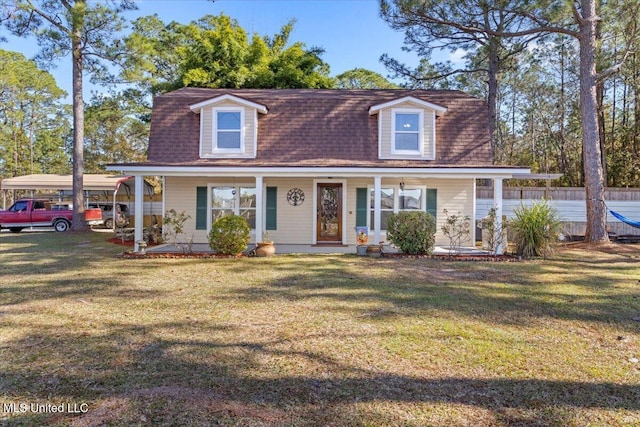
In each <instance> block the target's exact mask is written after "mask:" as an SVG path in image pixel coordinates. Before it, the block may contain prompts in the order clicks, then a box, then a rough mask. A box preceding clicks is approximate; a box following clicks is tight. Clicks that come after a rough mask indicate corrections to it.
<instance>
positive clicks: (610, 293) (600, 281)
mask: <svg viewBox="0 0 640 427" xmlns="http://www.w3.org/2000/svg"><path fill="white" fill-rule="evenodd" d="M359 261H360V260H358V259H355V258H353V257H332V258H330V259H320V260H318V259H316V258H312V259H311V260H308V259H303V260H300V262H297V263H294V262H290V263H286V264H274V265H273V266H272V267H273V268H274V269H276V270H279V273H280V274H279V275H278V277H277V278H276V279H273V280H270V281H267V282H266V283H264V285H262V286H251V287H239V288H237V290H236V294H235V295H233V297H240V298H242V299H245V300H248V301H251V302H260V301H262V300H264V299H269V298H275V299H282V300H284V301H299V300H305V299H315V298H324V299H329V300H334V301H335V302H336V303H343V302H346V303H350V302H370V303H372V304H374V305H376V304H377V305H378V306H385V307H386V309H384V310H380V309H378V308H373V309H367V308H361V309H360V310H361V313H360V314H361V315H363V316H368V317H372V318H381V319H384V318H385V317H388V316H402V315H407V316H413V315H417V314H428V313H431V312H432V311H433V310H434V309H435V310H445V311H451V312H452V313H459V314H463V315H467V316H470V317H474V318H482V319H484V320H486V321H490V322H495V323H503V324H516V325H527V324H530V323H531V321H532V320H534V319H542V318H552V319H563V320H579V321H595V322H602V323H606V324H611V323H612V322H619V323H620V327H621V328H623V329H624V330H629V331H633V332H637V330H638V322H637V321H635V320H633V319H635V318H637V317H638V316H639V315H640V287H639V288H638V289H637V291H636V290H635V289H634V288H633V287H632V286H629V284H635V282H636V280H637V279H635V278H620V279H616V278H612V275H611V274H610V270H611V268H612V267H610V266H606V265H602V266H599V265H598V266H594V265H591V264H589V261H584V266H585V270H583V271H585V273H584V274H583V275H580V274H578V275H576V274H575V271H576V270H579V269H580V268H581V263H579V262H575V263H574V264H573V265H572V269H571V270H567V267H566V266H565V265H563V264H558V263H555V262H553V261H549V262H545V263H530V264H529V265H526V266H523V265H522V264H510V265H504V264H503V265H500V266H499V267H498V268H496V267H495V265H494V264H493V263H460V262H442V261H434V260H415V259H409V260H398V259H393V260H377V261H373V262H371V263H367V262H366V261H364V262H362V263H360V262H359ZM354 265H356V266H357V267H358V268H357V269H356V268H353V266H354ZM518 265H520V267H518ZM587 266H588V268H587ZM243 268H246V266H243ZM613 268H619V269H623V267H621V266H618V267H613ZM600 271H602V272H601V273H600ZM624 271H628V267H627V270H624ZM238 274H242V273H241V271H240V270H238ZM542 275H553V277H554V278H555V279H554V280H555V281H557V283H556V284H557V285H559V288H558V289H559V290H554V289H555V288H554V287H553V286H551V285H550V284H549V283H540V282H539V277H540V276H542ZM565 285H566V286H565ZM572 287H573V288H576V289H579V290H580V292H576V293H575V294H574V293H571V292H572ZM622 288H626V289H622ZM339 306H340V304H336V308H334V309H336V310H339V308H338V307H339ZM347 310H348V311H351V312H353V311H357V310H358V308H353V307H351V306H348V307H347Z"/></svg>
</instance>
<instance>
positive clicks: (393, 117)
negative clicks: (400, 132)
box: [391, 108, 424, 156]
mask: <svg viewBox="0 0 640 427" xmlns="http://www.w3.org/2000/svg"><path fill="white" fill-rule="evenodd" d="M397 114H416V115H417V116H418V149H417V150H399V149H397V148H396V115H397ZM391 154H392V155H420V156H422V155H424V110H421V109H416V108H392V109H391Z"/></svg>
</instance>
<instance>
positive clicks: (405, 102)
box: [369, 96, 447, 160]
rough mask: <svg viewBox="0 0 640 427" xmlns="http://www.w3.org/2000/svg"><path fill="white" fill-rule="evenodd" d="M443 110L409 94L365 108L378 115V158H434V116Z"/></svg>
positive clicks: (444, 110) (439, 114)
mask: <svg viewBox="0 0 640 427" xmlns="http://www.w3.org/2000/svg"><path fill="white" fill-rule="evenodd" d="M446 111H447V109H446V108H445V107H442V106H440V105H436V104H432V103H430V102H427V101H424V100H422V99H418V98H415V97H413V96H405V97H404V98H399V99H394V100H392V101H389V102H385V103H383V104H377V105H373V106H371V107H369V114H370V115H374V114H376V115H378V157H379V158H380V159H400V160H406V159H411V160H415V159H419V160H435V159H436V117H439V116H442V115H443V114H445V113H446Z"/></svg>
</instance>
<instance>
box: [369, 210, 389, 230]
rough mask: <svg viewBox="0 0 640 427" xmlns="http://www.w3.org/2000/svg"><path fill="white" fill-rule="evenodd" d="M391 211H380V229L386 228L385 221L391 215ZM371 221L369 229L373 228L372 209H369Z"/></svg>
mask: <svg viewBox="0 0 640 427" xmlns="http://www.w3.org/2000/svg"><path fill="white" fill-rule="evenodd" d="M392 213H393V211H380V230H386V229H387V221H388V220H389V217H390V216H391V214H392ZM370 220H371V222H370V224H371V229H372V230H373V229H374V227H373V224H374V222H373V211H371V218H370Z"/></svg>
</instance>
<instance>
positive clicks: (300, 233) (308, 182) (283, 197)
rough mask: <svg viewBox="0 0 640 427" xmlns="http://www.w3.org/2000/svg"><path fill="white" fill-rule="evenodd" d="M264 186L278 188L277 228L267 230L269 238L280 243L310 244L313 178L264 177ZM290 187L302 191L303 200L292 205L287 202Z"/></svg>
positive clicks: (311, 238)
mask: <svg viewBox="0 0 640 427" xmlns="http://www.w3.org/2000/svg"><path fill="white" fill-rule="evenodd" d="M264 184H265V186H266V187H277V188H278V222H277V230H269V234H270V235H271V238H272V239H273V240H274V241H275V242H277V243H282V244H311V242H312V241H313V236H314V234H313V233H314V230H313V215H314V212H313V179H312V178H295V179H291V178H265V179H264ZM292 188H299V189H301V190H302V191H304V196H305V199H304V202H303V203H302V204H301V205H299V206H292V205H290V204H289V202H287V192H288V191H289V190H291V189H292Z"/></svg>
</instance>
